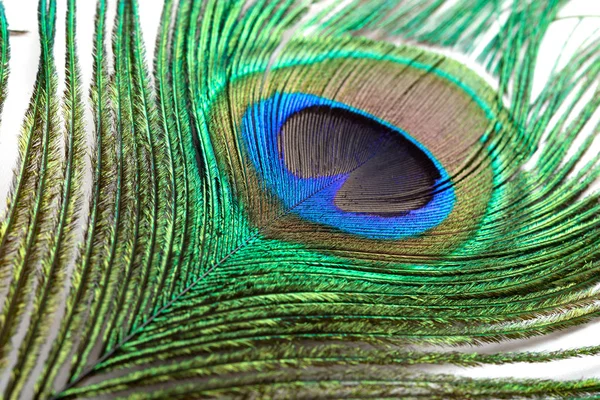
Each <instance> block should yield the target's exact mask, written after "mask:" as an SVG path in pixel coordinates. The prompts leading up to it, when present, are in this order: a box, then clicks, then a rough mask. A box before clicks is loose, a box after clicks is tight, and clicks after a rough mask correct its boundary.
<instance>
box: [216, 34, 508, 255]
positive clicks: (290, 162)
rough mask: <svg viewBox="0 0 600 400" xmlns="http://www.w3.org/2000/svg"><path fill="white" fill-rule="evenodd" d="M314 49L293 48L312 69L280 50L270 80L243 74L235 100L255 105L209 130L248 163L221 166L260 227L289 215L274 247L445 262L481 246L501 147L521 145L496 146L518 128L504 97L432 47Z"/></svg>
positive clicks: (273, 231)
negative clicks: (311, 246)
mask: <svg viewBox="0 0 600 400" xmlns="http://www.w3.org/2000/svg"><path fill="white" fill-rule="evenodd" d="M317 45H318V43H317V42H311V41H309V40H306V39H303V40H301V41H300V42H299V43H294V42H292V43H290V44H289V47H290V48H294V47H296V46H299V47H302V48H303V49H306V53H307V54H310V58H308V57H307V58H303V57H300V58H299V57H298V56H297V55H295V57H294V58H293V59H287V58H286V57H285V49H284V50H283V55H282V57H281V59H282V61H279V62H275V63H274V64H273V65H272V66H271V70H270V71H269V73H268V74H267V78H266V80H265V79H264V78H263V74H264V72H263V71H258V72H252V73H248V74H244V75H241V76H239V77H237V78H236V80H234V82H233V83H232V87H230V88H229V89H228V90H229V92H228V93H229V94H228V95H229V96H231V97H232V98H241V99H243V102H244V103H245V104H240V106H239V107H237V105H234V106H232V108H234V109H235V110H236V111H237V112H236V114H234V119H233V121H234V123H235V126H234V129H232V130H226V129H224V128H223V126H220V125H216V124H215V125H214V126H212V127H211V131H212V132H214V133H215V137H216V138H217V140H220V141H221V142H220V143H221V145H222V146H223V147H224V148H225V149H224V150H222V151H221V154H231V153H233V152H241V159H240V160H239V162H240V164H238V165H227V164H224V167H225V168H231V174H232V176H233V179H232V181H233V182H237V183H238V186H237V189H238V190H239V191H240V194H241V198H242V199H245V201H246V202H247V204H244V205H245V206H246V207H245V209H246V210H247V212H248V213H249V214H250V217H251V219H252V220H253V221H254V223H255V224H257V225H259V226H260V225H261V220H263V219H264V218H265V215H264V214H265V212H266V211H265V207H262V206H261V204H263V203H274V204H276V205H279V210H290V211H289V212H288V213H286V215H285V216H283V217H280V218H278V222H277V224H275V225H274V226H270V227H269V230H268V235H269V236H272V237H275V238H282V239H285V240H291V241H296V242H300V243H302V242H304V243H306V242H310V243H319V242H321V243H323V242H325V243H335V247H336V248H338V249H339V248H349V247H352V246H357V245H366V246H374V247H375V248H377V249H382V250H383V249H385V252H386V253H390V254H396V255H402V256H406V255H410V254H411V253H413V249H414V247H415V246H420V245H419V244H418V243H425V245H426V246H428V247H429V246H430V248H432V249H433V248H439V249H440V250H441V251H448V250H449V249H452V248H457V247H458V246H460V245H461V244H463V243H464V242H465V241H466V240H468V239H470V238H472V237H473V236H474V233H475V232H476V230H477V229H476V228H477V226H479V225H480V224H481V221H482V219H483V218H484V217H485V213H486V211H488V210H490V207H491V204H490V203H492V202H493V199H494V196H499V192H500V190H501V189H500V190H496V191H494V189H493V187H494V179H496V180H498V179H502V175H503V172H502V169H501V167H499V165H500V164H501V163H502V160H501V159H499V155H498V153H497V152H494V149H495V148H496V146H498V145H502V146H507V147H508V148H510V147H516V146H518V140H515V139H513V140H511V142H509V143H503V144H500V143H499V140H498V139H496V137H497V136H499V135H500V132H501V131H506V130H508V129H512V128H511V125H510V122H509V120H508V118H507V117H506V115H507V114H506V111H505V110H504V108H503V107H502V106H501V105H500V104H499V100H498V98H497V95H496V93H495V92H494V90H493V89H492V88H490V87H489V85H488V84H487V83H486V82H485V81H484V80H483V79H482V78H480V77H478V76H477V74H476V73H474V72H473V71H470V70H469V69H468V68H466V67H464V66H462V65H460V64H459V63H458V62H456V61H454V60H452V59H450V58H448V57H446V56H443V55H439V54H435V53H432V52H428V51H426V50H423V49H419V48H414V47H409V46H404V47H399V48H397V47H391V46H382V45H381V44H377V43H374V42H369V41H365V40H356V41H354V42H350V43H343V44H342V43H340V44H338V46H339V48H337V49H336V51H326V52H322V53H319V52H318V46H317ZM311 47H315V48H316V50H315V52H311V51H310V49H311ZM348 54H351V56H349V55H348ZM238 91H239V93H238ZM248 92H251V93H255V96H253V97H252V98H247V97H244V94H245V93H248ZM213 119H214V118H213ZM214 120H215V121H216V120H217V119H214ZM219 138H221V139H219ZM224 161H225V160H224ZM227 162H229V163H230V160H229V159H227ZM256 210H261V211H260V214H259V213H257V212H256ZM269 218H271V217H269ZM459 226H460V227H461V228H462V229H460V230H459V229H457V228H458V227H459ZM309 232H310V234H308V233H309ZM301 236H304V237H301ZM367 243H368V244H367Z"/></svg>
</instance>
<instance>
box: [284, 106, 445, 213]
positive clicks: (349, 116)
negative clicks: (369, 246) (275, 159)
mask: <svg viewBox="0 0 600 400" xmlns="http://www.w3.org/2000/svg"><path fill="white" fill-rule="evenodd" d="M278 146H279V154H280V156H281V157H282V158H283V160H284V163H285V165H286V167H287V168H288V170H289V171H290V172H292V173H293V174H294V175H296V176H298V177H300V178H316V177H319V176H333V175H339V174H348V173H349V176H348V178H347V179H346V181H345V182H344V184H343V186H342V187H341V188H340V190H338V192H337V193H336V196H335V199H334V203H335V205H336V206H337V207H338V208H339V209H341V210H343V211H347V212H354V213H365V214H373V215H379V216H386V217H391V216H399V215H403V214H406V213H407V212H408V211H411V210H416V209H419V208H421V207H423V206H425V205H426V204H427V203H428V202H429V201H430V200H431V198H432V197H433V190H434V185H435V182H436V180H437V179H439V178H440V173H439V171H438V169H437V168H436V166H435V164H434V163H433V161H432V160H431V159H430V158H429V157H428V156H427V154H425V153H424V152H423V151H422V150H421V149H419V147H418V146H417V145H416V144H414V143H412V142H411V141H409V140H408V139H407V138H406V137H405V136H404V134H403V133H402V132H400V131H398V130H395V129H392V128H390V127H388V126H386V125H384V124H382V123H380V122H379V121H376V120H374V119H372V118H369V117H367V116H364V115H362V114H359V113H356V112H353V111H350V110H347V109H344V108H340V107H329V106H312V107H307V108H305V109H303V110H301V111H299V112H297V113H295V114H293V115H292V116H290V117H289V118H288V119H287V120H286V122H285V123H284V125H283V127H282V131H281V134H280V135H279V139H278Z"/></svg>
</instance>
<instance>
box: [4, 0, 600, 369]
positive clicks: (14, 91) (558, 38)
mask: <svg viewBox="0 0 600 400" xmlns="http://www.w3.org/2000/svg"><path fill="white" fill-rule="evenodd" d="M542 1H543V0H542ZM4 3H5V6H6V9H7V14H8V18H9V26H10V28H12V29H16V30H27V31H29V33H27V34H24V35H18V36H12V37H11V61H10V67H11V72H10V79H9V86H8V92H9V96H8V100H7V102H6V104H5V105H4V112H3V115H2V121H1V125H0V207H2V208H3V207H4V204H5V197H6V193H7V190H8V187H9V184H10V179H11V176H12V169H13V167H14V164H15V160H16V155H17V137H18V133H19V131H20V128H21V123H22V119H23V115H24V112H25V109H26V107H27V104H28V102H29V97H30V95H31V93H32V89H33V83H34V80H35V74H36V70H37V63H38V56H39V49H38V42H37V40H38V37H37V11H36V8H37V0H5V1H4ZM114 3H115V1H109V20H108V28H109V29H112V20H111V18H110V16H112V15H113V12H114ZM140 3H141V5H140V11H141V21H142V26H143V29H144V36H145V41H146V44H147V49H148V55H151V54H152V50H153V47H154V40H155V35H156V30H157V25H158V21H159V18H160V12H161V7H162V1H160V0H144V1H140ZM64 12H65V0H59V9H58V16H59V21H58V25H57V40H56V60H57V68H58V72H59V75H60V77H61V80H62V77H63V76H64V74H63V72H62V68H63V65H64V61H63V55H64V51H63V47H64V31H65V29H64V21H63V20H64ZM94 13H95V2H94V1H92V0H82V1H79V2H78V28H77V29H78V50H79V53H80V62H81V68H82V81H83V85H84V88H85V90H84V93H87V87H89V83H90V79H91V73H92V71H91V66H92V62H91V61H92V59H91V56H92V37H93V28H94V24H93V18H94ZM590 14H594V15H600V1H595V0H578V1H573V2H572V3H571V4H570V5H569V6H568V7H567V8H566V9H565V10H563V12H562V13H561V16H568V15H590ZM577 23H578V20H577V19H565V20H561V21H557V22H555V23H554V24H553V26H552V28H551V29H550V31H549V32H548V35H547V37H546V39H545V40H544V43H543V45H542V49H541V52H540V62H539V66H538V71H537V74H536V80H535V85H534V90H536V91H539V89H540V88H541V87H543V86H544V84H545V82H544V81H545V79H546V77H547V76H548V74H549V72H550V68H551V67H552V65H553V63H554V59H555V57H556V56H557V53H558V51H559V50H560V49H561V47H562V43H563V42H564V41H565V40H566V39H567V37H568V36H569V35H570V33H571V32H572V31H573V28H574V27H575V26H576V25H577ZM599 27H600V19H598V18H589V19H586V20H585V21H582V22H580V23H579V26H578V28H577V29H576V30H575V31H574V33H573V35H571V38H570V39H569V46H568V47H567V51H573V50H574V49H575V48H576V45H577V44H578V43H580V42H581V41H582V40H584V39H585V38H586V37H587V36H588V35H589V34H590V33H591V32H592V31H593V30H594V29H597V28H599ZM60 90H61V91H62V86H60ZM598 344H600V323H599V322H595V323H589V324H587V325H583V326H580V327H577V328H573V329H569V330H566V331H563V332H561V333H556V334H552V335H548V336H545V337H538V338H535V339H531V340H516V341H511V342H508V343H504V344H502V345H487V346H482V347H479V348H478V350H479V351H486V352H492V351H525V350H533V351H539V350H558V349H564V348H573V347H580V346H588V345H598ZM464 350H465V351H468V350H470V349H468V348H465V349H464ZM427 370H430V371H438V372H452V373H455V374H460V375H464V376H471V377H509V376H514V377H531V378H556V379H576V378H581V377H591V376H595V377H598V378H600V356H598V357H584V358H578V359H570V360H564V361H557V362H552V363H545V364H514V365H506V366H493V367H484V368H468V369H467V368H457V367H455V368H452V367H432V368H427Z"/></svg>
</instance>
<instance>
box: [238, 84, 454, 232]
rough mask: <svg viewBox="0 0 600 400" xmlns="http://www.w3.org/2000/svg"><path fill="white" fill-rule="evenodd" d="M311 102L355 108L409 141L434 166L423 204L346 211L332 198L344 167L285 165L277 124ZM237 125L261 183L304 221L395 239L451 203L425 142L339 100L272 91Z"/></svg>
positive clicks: (437, 218)
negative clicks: (322, 172)
mask: <svg viewBox="0 0 600 400" xmlns="http://www.w3.org/2000/svg"><path fill="white" fill-rule="evenodd" d="M314 106H327V107H335V108H342V109H345V110H349V111H351V112H353V113H357V114H360V115H362V116H364V117H367V118H370V119H372V120H374V121H377V122H378V123H379V124H382V125H384V126H386V127H387V128H389V129H390V130H392V131H393V132H394V133H397V134H398V135H402V137H403V138H404V139H406V140H407V141H409V142H410V143H412V144H414V145H415V146H416V147H417V148H418V149H419V150H420V151H421V152H422V153H423V154H424V155H426V156H427V158H428V159H429V160H430V161H431V163H432V164H433V165H434V166H435V168H437V170H438V171H437V172H438V174H437V176H438V178H437V179H436V180H435V186H436V188H438V189H437V190H434V191H433V192H432V196H431V199H430V200H429V201H428V202H427V204H425V205H424V206H422V207H420V208H418V209H415V210H410V211H408V212H406V213H404V214H403V215H394V216H383V215H376V214H370V213H366V212H348V211H344V210H342V209H341V208H340V207H338V206H337V205H336V204H335V202H334V199H335V196H336V194H337V193H338V191H339V190H340V188H341V187H342V186H343V185H344V184H345V182H346V180H347V179H348V177H349V176H350V173H342V174H337V175H330V176H319V177H308V178H306V177H300V176H297V175H295V174H294V173H293V172H292V171H290V170H289V169H288V167H287V166H286V163H285V162H284V159H283V156H282V153H281V148H280V145H279V139H280V135H281V132H282V127H283V126H284V124H285V122H286V121H287V120H288V119H289V118H290V117H291V116H293V115H294V114H296V113H298V112H300V111H302V110H304V109H306V108H308V107H314ZM241 129H242V137H243V140H244V145H245V147H246V150H247V152H248V155H249V158H250V160H251V162H252V164H253V166H254V168H255V169H256V171H257V174H258V176H259V178H260V179H261V181H262V182H263V184H264V185H265V188H266V189H267V190H269V191H270V192H271V193H272V194H273V195H275V196H276V197H277V198H279V199H280V201H281V202H282V203H283V205H284V207H285V208H286V209H288V210H290V212H292V213H294V214H296V215H298V216H299V217H301V218H303V219H305V220H307V221H310V222H314V223H317V224H323V225H327V226H330V227H333V228H336V229H339V230H340V231H343V232H346V233H350V234H353V235H358V236H362V237H365V238H370V239H388V240H397V239H402V238H408V237H415V236H418V235H420V234H422V233H423V232H425V231H427V230H429V229H432V228H434V227H436V226H438V225H439V224H440V223H442V222H443V221H444V220H445V219H446V218H447V217H448V215H449V214H450V212H451V211H452V209H453V207H454V203H455V194H454V189H453V187H452V185H450V184H448V182H450V177H449V175H448V173H447V172H446V170H445V169H444V168H443V166H442V165H441V163H440V162H439V161H438V160H436V159H435V157H434V156H433V155H432V154H431V153H430V152H429V151H428V150H427V148H425V147H424V146H423V145H421V144H420V143H419V142H418V141H416V140H415V139H414V138H412V137H411V136H410V135H408V134H407V133H406V132H404V131H402V130H401V129H399V128H397V127H394V126H392V125H390V124H388V123H387V122H385V121H383V120H380V119H378V118H376V117H375V116H373V115H370V114H368V113H365V112H364V111H362V110H358V109H355V108H353V107H349V106H347V105H345V104H343V103H339V102H335V101H332V100H329V99H325V98H322V97H319V96H315V95H311V94H304V93H283V94H275V95H273V96H272V97H270V98H268V99H266V100H262V101H259V102H257V103H255V104H254V105H252V106H251V107H249V108H248V110H247V111H246V112H245V113H244V115H243V117H242V125H241Z"/></svg>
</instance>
